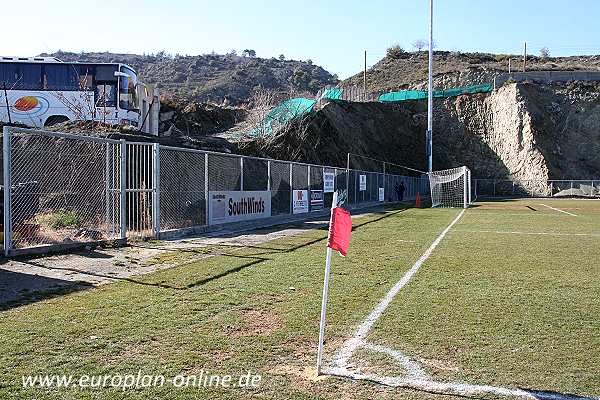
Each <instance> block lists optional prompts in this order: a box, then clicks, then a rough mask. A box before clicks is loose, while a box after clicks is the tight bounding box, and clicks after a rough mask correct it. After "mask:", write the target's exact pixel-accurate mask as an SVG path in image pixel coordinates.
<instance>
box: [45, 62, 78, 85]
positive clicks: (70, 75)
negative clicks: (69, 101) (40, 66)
mask: <svg viewBox="0 0 600 400" xmlns="http://www.w3.org/2000/svg"><path fill="white" fill-rule="evenodd" d="M77 75H78V74H77V70H76V69H75V67H74V66H73V65H68V64H67V65H61V64H46V65H45V66H44V89H46V90H79V78H78V76H77Z"/></svg>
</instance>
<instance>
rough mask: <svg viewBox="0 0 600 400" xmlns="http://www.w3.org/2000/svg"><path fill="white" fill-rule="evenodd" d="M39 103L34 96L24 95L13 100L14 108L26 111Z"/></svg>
mask: <svg viewBox="0 0 600 400" xmlns="http://www.w3.org/2000/svg"><path fill="white" fill-rule="evenodd" d="M39 104H40V102H39V101H38V99H37V98H36V97H35V96H25V97H21V98H20V99H18V100H17V101H15V108H16V109H17V110H19V111H22V112H27V111H31V110H33V109H34V108H36V107H37V106H38V105H39Z"/></svg>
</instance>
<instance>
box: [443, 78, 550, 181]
mask: <svg viewBox="0 0 600 400" xmlns="http://www.w3.org/2000/svg"><path fill="white" fill-rule="evenodd" d="M437 111H438V113H437V115H439V118H438V120H437V126H438V128H437V129H436V130H434V132H440V130H441V129H444V130H441V133H439V135H443V136H447V137H446V138H445V140H446V141H447V142H448V144H447V145H446V149H445V151H447V152H449V153H453V152H454V153H455V154H453V155H452V156H448V157H447V158H450V157H452V158H453V161H454V163H453V164H461V161H462V163H464V164H467V165H468V166H469V167H470V168H471V169H473V170H474V173H475V176H477V177H490V178H496V177H497V178H508V179H511V180H513V181H515V182H518V183H520V184H521V185H522V186H523V187H526V188H528V189H536V190H541V189H542V187H540V185H544V186H545V184H544V183H542V181H545V180H547V179H549V178H550V176H549V169H548V162H547V160H546V158H545V157H544V154H543V153H542V151H541V149H540V148H539V146H538V143H537V131H536V126H535V124H534V122H533V118H532V115H531V113H530V111H529V108H528V104H527V100H526V98H525V97H524V96H523V95H522V93H521V88H520V87H519V86H518V85H516V84H512V85H507V86H504V87H502V88H500V89H499V90H497V91H496V92H494V93H492V94H491V95H489V96H485V95H476V96H461V97H458V98H456V99H446V100H445V101H444V102H443V103H442V104H439V105H438V107H437ZM461 139H463V141H467V142H468V144H469V145H468V146H467V147H466V148H465V146H462V148H461V147H460V146H457V145H456V141H460V140H461ZM473 139H475V140H473ZM441 141H442V143H444V140H443V139H442V140H441ZM477 142H479V147H483V148H484V149H486V151H485V152H484V153H479V154H478V152H477V150H478V149H477V146H476V143H477ZM437 151H438V152H439V149H438V150H437ZM490 151H491V153H492V154H489V153H490ZM470 153H472V154H473V155H476V156H475V157H473V156H472V154H470ZM492 161H495V162H492ZM494 164H495V165H494Z"/></svg>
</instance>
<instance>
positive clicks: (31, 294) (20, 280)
mask: <svg viewBox="0 0 600 400" xmlns="http://www.w3.org/2000/svg"><path fill="white" fill-rule="evenodd" d="M0 282H1V284H0V311H6V310H9V309H11V308H15V307H20V306H23V305H26V304H30V303H35V302H37V301H40V300H45V299H50V298H53V297H58V296H63V295H65V294H69V293H73V292H78V291H80V290H86V289H89V288H90V287H92V286H93V285H92V284H90V283H86V282H81V281H67V280H63V279H56V278H48V277H45V276H39V275H33V274H26V273H23V272H13V271H7V270H4V269H0Z"/></svg>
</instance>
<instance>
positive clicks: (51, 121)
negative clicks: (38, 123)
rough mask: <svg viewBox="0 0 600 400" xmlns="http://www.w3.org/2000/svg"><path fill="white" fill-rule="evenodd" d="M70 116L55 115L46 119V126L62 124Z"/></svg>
mask: <svg viewBox="0 0 600 400" xmlns="http://www.w3.org/2000/svg"><path fill="white" fill-rule="evenodd" d="M68 120H69V118H67V117H65V116H64V115H53V116H51V117H49V118H48V119H47V120H46V123H45V124H44V126H52V125H56V124H62V123H63V122H67V121H68Z"/></svg>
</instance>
